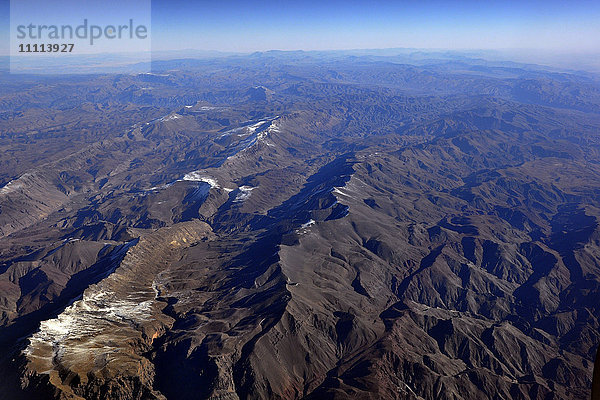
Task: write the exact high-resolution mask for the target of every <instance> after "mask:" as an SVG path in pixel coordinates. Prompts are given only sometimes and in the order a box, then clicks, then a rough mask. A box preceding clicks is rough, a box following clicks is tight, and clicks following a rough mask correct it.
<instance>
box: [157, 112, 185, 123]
mask: <svg viewBox="0 0 600 400" xmlns="http://www.w3.org/2000/svg"><path fill="white" fill-rule="evenodd" d="M179 118H181V115H179V114H171V115H167V116H165V117H162V118H161V119H159V121H163V122H164V121H172V120H174V119H179Z"/></svg>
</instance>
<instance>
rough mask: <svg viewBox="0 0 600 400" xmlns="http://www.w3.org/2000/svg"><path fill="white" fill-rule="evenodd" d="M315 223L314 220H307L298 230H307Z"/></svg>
mask: <svg viewBox="0 0 600 400" xmlns="http://www.w3.org/2000/svg"><path fill="white" fill-rule="evenodd" d="M315 223H316V222H315V220H314V219H309V220H308V221H307V222H305V223H303V224H302V226H300V228H302V229H304V228H308V227H309V226H313V225H314V224H315Z"/></svg>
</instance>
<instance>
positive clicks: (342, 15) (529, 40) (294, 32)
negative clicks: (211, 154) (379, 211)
mask: <svg viewBox="0 0 600 400" xmlns="http://www.w3.org/2000/svg"><path fill="white" fill-rule="evenodd" d="M152 15H153V47H154V48H155V49H160V50H165V49H168V48H196V49H213V50H214V49H216V50H227V51H254V50H268V49H282V50H292V49H303V50H314V49H318V50H323V49H356V48H390V47H413V48H450V49H482V48H541V49H549V50H575V51H593V50H600V39H599V38H600V1H571V2H566V1H552V0H550V1H426V2H424V1H395V2H393V1H356V0H346V1H326V0H322V1H303V2H301V1H288V0H283V1H278V2H274V1H271V2H270V1H244V2H241V1H232V0H225V1H214V2H204V1H201V2H191V1H182V0H175V1H172V2H168V3H167V2H162V1H161V2H156V1H155V2H153V10H152Z"/></svg>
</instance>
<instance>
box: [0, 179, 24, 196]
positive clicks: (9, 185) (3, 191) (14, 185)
mask: <svg viewBox="0 0 600 400" xmlns="http://www.w3.org/2000/svg"><path fill="white" fill-rule="evenodd" d="M20 187H21V185H20V184H18V183H17V182H16V181H10V182H8V183H7V184H6V185H4V186H3V187H2V188H1V189H0V194H6V193H10V192H14V191H15V190H17V189H19V188H20Z"/></svg>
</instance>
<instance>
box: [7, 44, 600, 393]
mask: <svg viewBox="0 0 600 400" xmlns="http://www.w3.org/2000/svg"><path fill="white" fill-rule="evenodd" d="M0 82H3V83H5V85H3V86H2V88H3V89H2V91H0V137H1V140H0V148H1V150H2V156H1V157H0V348H1V350H2V352H1V353H0V354H2V356H1V357H0V364H1V365H0V366H1V367H2V370H3V371H5V372H3V379H2V380H1V381H0V398H3V399H4V398H6V399H231V400H234V399H258V398H268V399H350V398H361V399H473V398H477V399H581V398H588V397H589V396H590V393H591V389H592V374H593V370H594V360H595V358H596V352H597V349H598V345H599V344H600V227H599V221H600V134H599V133H600V78H597V77H593V76H590V75H587V74H580V73H576V72H561V73H559V72H555V71H549V70H545V69H544V68H541V67H532V66H524V65H523V66H519V67H516V66H514V64H511V66H510V67H509V66H504V65H502V64H501V63H496V64H489V63H484V62H482V61H481V60H468V59H465V60H463V61H460V62H459V61H448V60H440V61H431V62H430V63H429V64H426V65H406V64H400V63H397V62H394V60H393V59H389V60H386V59H379V58H373V57H368V56H364V57H354V56H336V55H334V54H332V55H323V54H304V53H279V52H273V53H262V54H254V55H252V56H247V57H230V58H226V59H215V60H203V61H199V60H176V61H163V62H160V63H158V62H157V63H156V65H155V71H154V72H153V73H152V74H129V75H126V74H123V75H90V76H83V77H25V76H24V77H19V78H18V79H17V78H15V77H14V76H11V77H10V78H9V76H8V75H0Z"/></svg>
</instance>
